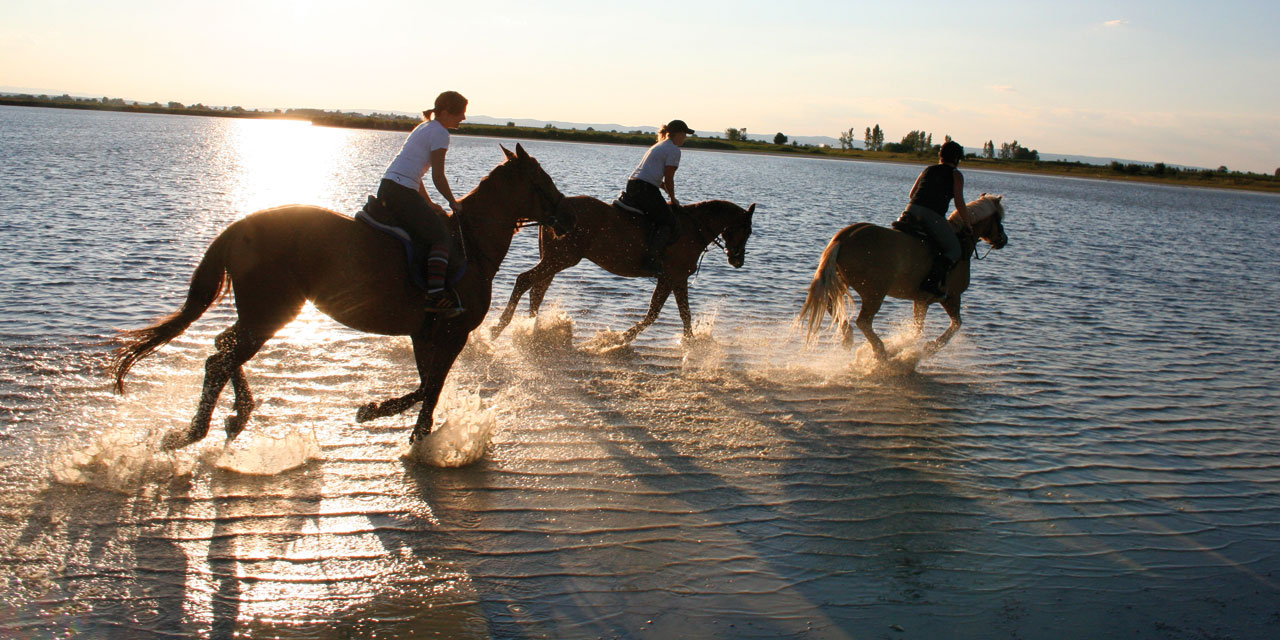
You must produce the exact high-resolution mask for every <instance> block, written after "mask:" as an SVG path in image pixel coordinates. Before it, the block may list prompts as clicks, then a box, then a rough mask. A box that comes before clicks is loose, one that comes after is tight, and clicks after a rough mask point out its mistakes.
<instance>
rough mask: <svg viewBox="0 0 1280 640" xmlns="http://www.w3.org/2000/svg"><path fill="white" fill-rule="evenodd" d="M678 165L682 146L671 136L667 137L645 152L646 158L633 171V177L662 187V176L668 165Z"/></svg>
mask: <svg viewBox="0 0 1280 640" xmlns="http://www.w3.org/2000/svg"><path fill="white" fill-rule="evenodd" d="M678 166H680V147H677V146H676V143H674V142H672V141H671V138H667V139H666V140H663V141H662V142H659V143H658V144H655V145H653V146H652V147H649V150H648V151H646V152H644V158H642V159H641V160H640V164H639V166H637V167H636V170H635V171H632V172H631V179H633V180H644V181H645V182H648V183H649V184H651V185H653V186H655V187H658V188H661V187H662V177H663V176H665V175H666V173H667V167H678Z"/></svg>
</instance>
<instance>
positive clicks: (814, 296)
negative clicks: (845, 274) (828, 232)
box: [796, 227, 854, 343]
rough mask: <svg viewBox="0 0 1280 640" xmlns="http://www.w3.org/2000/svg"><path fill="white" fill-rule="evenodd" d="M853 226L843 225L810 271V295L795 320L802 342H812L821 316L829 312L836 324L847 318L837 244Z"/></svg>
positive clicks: (845, 286) (844, 289) (846, 289)
mask: <svg viewBox="0 0 1280 640" xmlns="http://www.w3.org/2000/svg"><path fill="white" fill-rule="evenodd" d="M853 229H854V227H846V228H845V229H844V230H842V231H841V232H840V233H837V234H836V235H835V237H833V238H831V242H829V243H827V248H826V249H825V250H824V251H823V252H822V260H820V261H819V262H818V270H817V272H816V273H814V274H813V282H811V283H809V295H808V296H807V297H805V299H804V306H803V307H801V308H800V316H799V317H798V318H796V323H797V324H799V325H802V326H804V327H805V342H806V343H807V342H812V341H813V339H814V337H816V336H817V334H818V332H819V331H820V330H821V329H822V319H823V318H824V317H825V316H826V314H827V313H828V312H829V313H831V321H832V322H833V323H834V324H835V325H836V326H841V325H843V324H844V323H845V322H846V321H847V320H848V318H849V311H848V305H847V302H848V301H847V296H846V294H847V293H848V291H849V287H848V286H847V285H845V283H844V281H843V280H841V279H840V272H839V271H840V269H839V260H837V259H836V258H837V256H839V255H840V244H841V243H842V242H844V239H845V237H847V236H848V235H849V233H851V232H852V230H853Z"/></svg>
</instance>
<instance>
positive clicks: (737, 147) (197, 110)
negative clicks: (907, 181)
mask: <svg viewBox="0 0 1280 640" xmlns="http://www.w3.org/2000/svg"><path fill="white" fill-rule="evenodd" d="M103 100H104V101H105V102H104V101H99V100H97V99H83V98H71V97H70V96H59V97H56V98H49V97H47V96H0V105H5V106H15V107H44V108H55V109H85V110H99V111H122V112H127V113H153V114H169V115H183V116H205V117H214V118H263V119H280V120H298V121H307V122H310V123H311V124H312V125H314V126H326V127H338V128H348V129H374V130H384V131H409V130H411V129H413V127H415V126H417V125H418V123H419V122H421V121H420V120H419V119H418V118H413V117H409V116H399V115H392V114H373V115H363V114H355V113H343V112H340V111H339V112H334V111H323V110H319V109H287V110H280V109H277V110H274V111H258V110H245V109H241V108H239V107H231V108H229V109H224V108H215V107H206V106H204V105H200V104H197V105H191V106H187V105H181V104H178V103H169V104H168V105H162V104H160V103H152V104H150V105H146V104H137V103H128V102H125V101H123V100H119V99H107V98H104V99H103ZM455 133H456V134H457V135H462V136H489V137H503V138H519V139H526V140H554V141H561V142H586V143H597V144H615V145H616V144H620V145H631V146H648V145H650V144H652V143H653V142H654V139H655V137H654V134H652V133H645V132H641V131H628V132H618V131H596V130H593V129H589V128H588V129H586V130H582V129H560V128H556V127H553V126H551V125H548V126H546V127H543V128H537V127H519V126H514V125H513V124H509V125H508V126H501V125H485V124H472V123H463V125H462V127H460V128H459V129H458V130H457V131H456V132H455ZM684 146H685V148H687V149H705V150H713V151H726V152H733V153H754V154H766V155H774V156H782V157H808V158H827V159H833V160H861V161H865V162H891V163H899V164H917V165H918V164H932V163H933V162H936V156H935V155H933V154H932V153H897V152H889V151H866V150H863V149H835V148H832V147H821V146H801V145H785V144H781V145H780V144H769V143H767V142H757V141H742V140H732V141H730V140H724V139H721V138H714V137H692V138H689V139H688V140H687V141H686V142H685V145H684ZM964 166H965V168H969V169H975V170H987V171H1005V172H1011V173H1022V174H1032V175H1052V176H1062V177H1071V178H1082V179H1092V180H1105V181H1113V182H1140V183H1146V184H1164V185H1171V186H1182V187H1200V188H1213V189H1233V190H1245V191H1257V192H1263V193H1280V177H1278V176H1272V175H1266V174H1258V173H1243V172H1238V171H1237V172H1223V171H1214V170H1187V169H1177V168H1169V167H1165V165H1163V164H1159V163H1157V164H1155V165H1145V164H1121V163H1119V162H1113V163H1111V164H1110V165H1094V164H1085V163H1082V162H1065V161H1032V160H1003V159H994V158H982V157H977V156H973V155H970V156H967V157H966V158H965V160H964Z"/></svg>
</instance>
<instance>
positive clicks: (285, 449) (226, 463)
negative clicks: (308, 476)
mask: <svg viewBox="0 0 1280 640" xmlns="http://www.w3.org/2000/svg"><path fill="white" fill-rule="evenodd" d="M242 440H243V441H241V440H236V441H234V442H228V443H227V444H226V447H225V448H224V450H223V453H222V456H221V457H219V458H218V460H217V462H215V463H214V464H215V465H216V466H217V467H219V468H221V469H226V470H228V471H235V472H236V473H243V474H246V475H255V476H270V475H275V474H277V473H281V472H284V471H288V470H289V469H296V468H297V467H301V466H303V465H305V464H306V463H308V462H310V461H311V460H317V459H319V458H320V443H319V441H317V440H316V434H315V431H306V432H303V431H302V430H301V429H290V430H289V432H288V433H286V434H285V435H284V436H282V437H279V438H275V437H272V436H270V435H265V434H261V433H254V434H252V435H250V436H249V437H248V438H244V439H242Z"/></svg>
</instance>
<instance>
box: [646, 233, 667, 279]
mask: <svg viewBox="0 0 1280 640" xmlns="http://www.w3.org/2000/svg"><path fill="white" fill-rule="evenodd" d="M669 244H671V228H670V227H667V226H666V225H654V228H653V231H652V232H651V233H650V234H649V251H648V252H647V253H646V254H645V257H644V268H645V269H648V270H649V271H652V272H654V273H662V254H663V253H664V252H665V251H666V250H667V245H669Z"/></svg>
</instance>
